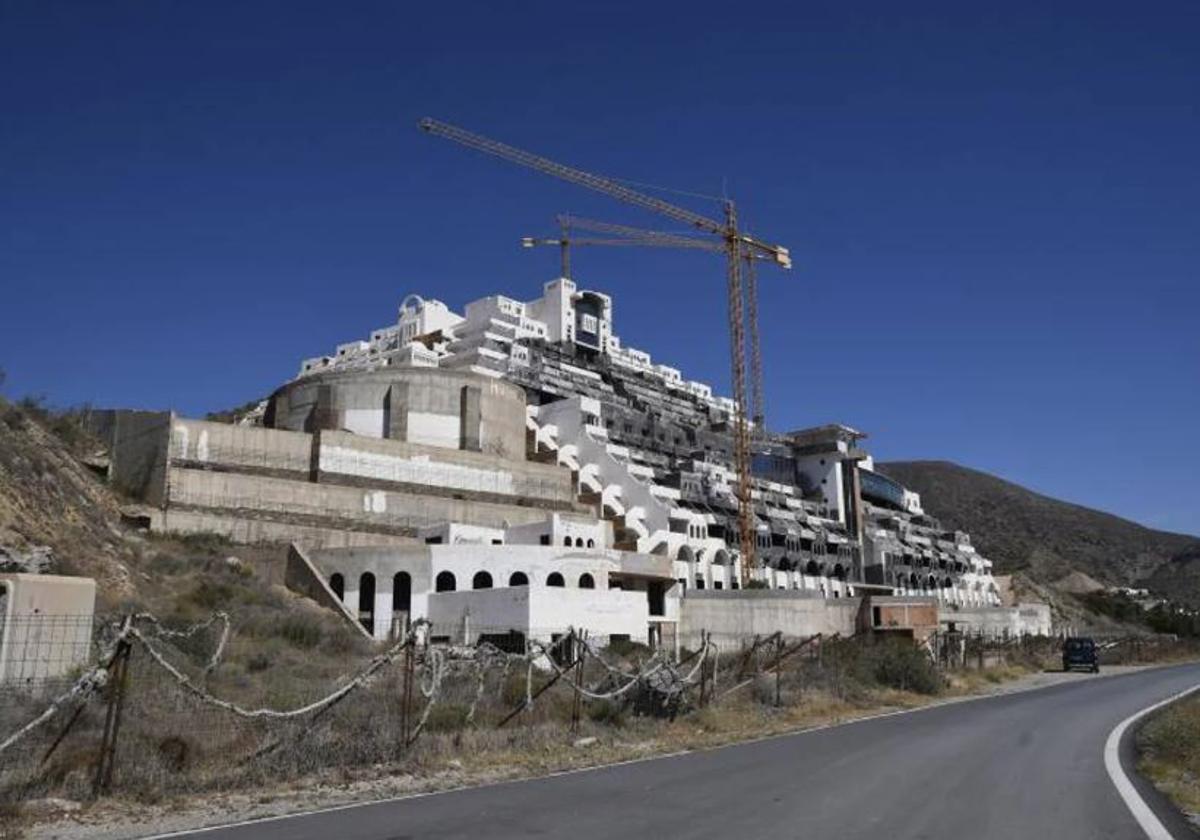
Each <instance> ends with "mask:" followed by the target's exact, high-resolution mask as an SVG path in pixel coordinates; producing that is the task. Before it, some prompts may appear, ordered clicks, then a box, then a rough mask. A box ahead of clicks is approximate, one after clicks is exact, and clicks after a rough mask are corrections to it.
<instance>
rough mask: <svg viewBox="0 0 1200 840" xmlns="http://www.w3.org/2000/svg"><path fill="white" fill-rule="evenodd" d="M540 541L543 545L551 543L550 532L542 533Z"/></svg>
mask: <svg viewBox="0 0 1200 840" xmlns="http://www.w3.org/2000/svg"><path fill="white" fill-rule="evenodd" d="M538 542H540V543H541V544H542V545H550V535H549V534H542V536H541V538H540V539H539V540H538Z"/></svg>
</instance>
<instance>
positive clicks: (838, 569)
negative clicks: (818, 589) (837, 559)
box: [833, 563, 846, 580]
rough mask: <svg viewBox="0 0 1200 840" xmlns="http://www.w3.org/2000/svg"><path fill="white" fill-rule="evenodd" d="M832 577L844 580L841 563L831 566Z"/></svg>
mask: <svg viewBox="0 0 1200 840" xmlns="http://www.w3.org/2000/svg"><path fill="white" fill-rule="evenodd" d="M833 576H834V577H835V578H837V579H838V580H845V579H846V567H845V566H843V565H842V564H841V563H835V564H834V566H833Z"/></svg>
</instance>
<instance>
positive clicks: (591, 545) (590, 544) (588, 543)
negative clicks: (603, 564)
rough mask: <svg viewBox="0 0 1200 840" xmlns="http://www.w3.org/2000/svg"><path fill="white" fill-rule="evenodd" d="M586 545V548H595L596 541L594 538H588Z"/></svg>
mask: <svg viewBox="0 0 1200 840" xmlns="http://www.w3.org/2000/svg"><path fill="white" fill-rule="evenodd" d="M587 547H588V548H595V547H596V541H595V540H588V542H587Z"/></svg>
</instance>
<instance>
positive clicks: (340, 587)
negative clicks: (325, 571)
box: [329, 572, 346, 601]
mask: <svg viewBox="0 0 1200 840" xmlns="http://www.w3.org/2000/svg"><path fill="white" fill-rule="evenodd" d="M329 588H330V589H332V590H333V594H334V595H336V596H338V600H339V601H341V600H342V599H344V598H345V597H346V579H345V578H344V577H342V573H341V572H334V573H333V574H332V575H330V576H329Z"/></svg>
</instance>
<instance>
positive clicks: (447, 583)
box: [433, 572, 458, 592]
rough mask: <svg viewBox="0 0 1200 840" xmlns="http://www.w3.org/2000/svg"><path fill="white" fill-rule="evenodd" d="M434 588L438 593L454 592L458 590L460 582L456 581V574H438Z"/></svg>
mask: <svg viewBox="0 0 1200 840" xmlns="http://www.w3.org/2000/svg"><path fill="white" fill-rule="evenodd" d="M433 588H434V590H435V591H437V592H453V591H454V590H455V589H457V588H458V582H457V581H456V580H455V579H454V573H453V572H438V576H437V578H436V579H435V580H434V582H433Z"/></svg>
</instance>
